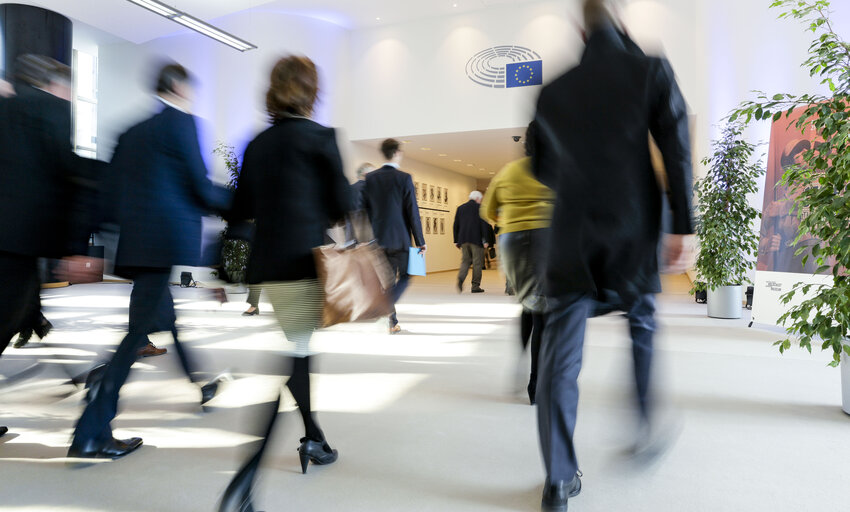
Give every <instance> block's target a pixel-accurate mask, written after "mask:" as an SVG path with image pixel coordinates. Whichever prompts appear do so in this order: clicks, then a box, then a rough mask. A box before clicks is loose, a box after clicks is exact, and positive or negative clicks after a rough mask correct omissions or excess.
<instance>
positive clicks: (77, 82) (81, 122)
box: [73, 50, 97, 158]
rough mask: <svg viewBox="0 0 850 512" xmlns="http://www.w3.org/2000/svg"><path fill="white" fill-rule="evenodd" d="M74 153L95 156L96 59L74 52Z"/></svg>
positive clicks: (77, 51)
mask: <svg viewBox="0 0 850 512" xmlns="http://www.w3.org/2000/svg"><path fill="white" fill-rule="evenodd" d="M73 108H74V151H76V152H77V154H78V155H80V156H84V157H88V158H95V157H96V156H97V57H95V56H94V55H90V54H88V53H85V52H81V51H79V50H74V105H73Z"/></svg>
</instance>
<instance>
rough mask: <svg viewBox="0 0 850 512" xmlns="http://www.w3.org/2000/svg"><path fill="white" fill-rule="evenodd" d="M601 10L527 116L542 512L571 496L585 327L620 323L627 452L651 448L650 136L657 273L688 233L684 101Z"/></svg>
mask: <svg viewBox="0 0 850 512" xmlns="http://www.w3.org/2000/svg"><path fill="white" fill-rule="evenodd" d="M610 9H611V8H610V7H609V5H608V2H606V1H605V0H585V1H584V4H583V10H584V22H585V34H584V35H585V38H586V44H587V46H586V48H585V51H584V55H583V56H582V59H581V62H580V63H579V64H578V66H576V67H575V68H573V69H572V70H570V71H567V72H566V73H565V74H564V75H563V76H561V77H559V78H557V79H556V80H555V81H554V82H552V83H551V84H549V85H548V86H546V87H544V88H543V91H542V92H541V94H540V98H539V100H538V104H537V113H536V117H535V120H536V123H537V126H538V128H539V130H538V133H537V134H536V136H535V137H534V138H533V139H534V141H535V144H534V160H533V172H534V174H535V175H536V176H537V178H538V179H539V180H540V181H541V182H543V183H544V184H546V185H549V186H550V187H551V188H553V189H554V190H555V192H556V202H555V210H554V213H553V218H552V227H551V233H550V237H549V238H550V240H549V243H548V246H549V250H548V256H547V264H546V270H545V272H546V274H545V275H546V278H545V290H544V292H545V294H546V297H547V302H548V304H547V321H546V327H545V329H544V331H543V342H542V346H541V350H540V370H539V376H538V383H537V402H538V405H537V411H538V427H539V434H540V446H541V450H542V452H543V459H544V463H545V468H546V484H545V488H544V492H543V500H542V505H543V509H544V510H550V511H566V510H567V501H568V498H569V497H571V496H575V495H577V494H578V493H579V491H580V490H581V480H580V478H579V477H580V473H579V471H578V459H577V456H576V449H575V445H574V443H573V434H574V430H575V425H576V406H577V403H578V375H579V371H580V369H581V363H582V348H583V343H584V335H585V325H586V322H587V318H588V317H589V316H593V315H597V314H601V313H605V312H609V311H613V310H620V311H624V312H625V313H626V316H627V317H628V320H629V328H630V333H631V338H632V349H633V350H632V352H633V358H634V370H635V386H636V392H637V393H636V394H637V401H638V407H639V415H640V416H639V421H640V428H639V430H638V432H639V436H638V440H637V443H636V444H635V446H634V449H635V450H636V451H638V452H640V451H643V452H645V453H648V451H649V450H650V449H651V445H652V444H653V442H654V441H655V439H653V430H652V428H651V427H652V426H653V424H652V423H651V420H652V396H651V393H650V384H651V370H652V353H653V336H654V332H655V328H656V324H655V297H654V294H656V293H658V292H660V291H661V286H660V279H659V273H658V272H659V270H658V267H659V264H658V259H659V254H658V253H659V238H660V234H661V233H660V232H661V217H662V195H663V194H664V193H665V191H663V190H662V188H661V186H660V185H659V183H658V180H657V178H656V174H655V172H654V170H653V167H652V164H651V161H650V151H649V144H648V134H650V133H651V134H652V136H653V137H654V139H655V141H656V142H657V144H658V147H659V148H660V149H661V153H662V155H663V158H664V165H665V168H666V172H667V183H668V187H669V190H667V191H666V193H667V196H668V198H669V204H670V208H671V209H672V221H673V222H672V224H673V227H672V232H673V233H674V234H673V235H670V236H669V238H668V239H667V240H666V241H665V243H664V246H665V250H666V254H665V257H666V263H667V264H668V265H674V264H680V263H681V260H682V258H683V257H684V255H685V254H686V251H685V235H689V234H691V233H692V220H691V155H690V147H689V144H690V138H689V135H688V116H687V108H686V105H685V101H684V99H683V97H682V94H681V92H680V90H679V87H678V85H677V84H676V80H675V78H674V75H673V70H672V69H671V67H670V64H669V63H668V62H667V61H666V60H665V59H662V58H654V57H648V56H646V55H644V54H643V52H642V51H641V50H640V49H639V48H638V47H637V45H635V44H634V43H633V42H632V41H631V40H630V39H629V38H628V37H627V36H626V35H625V34H624V33H623V32H622V31H621V30H619V29H618V28H617V23H616V22H615V18H614V16H613V14H612V11H611V10H610Z"/></svg>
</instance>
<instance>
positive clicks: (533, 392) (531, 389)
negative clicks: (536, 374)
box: [527, 378, 537, 405]
mask: <svg viewBox="0 0 850 512" xmlns="http://www.w3.org/2000/svg"><path fill="white" fill-rule="evenodd" d="M527 391H528V401H529V402H530V403H531V405H535V404H536V403H537V378H533V379H531V380H529V381H528V388H527Z"/></svg>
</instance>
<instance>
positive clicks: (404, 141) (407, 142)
mask: <svg viewBox="0 0 850 512" xmlns="http://www.w3.org/2000/svg"><path fill="white" fill-rule="evenodd" d="M401 143H402V144H410V141H409V140H403V141H401Z"/></svg>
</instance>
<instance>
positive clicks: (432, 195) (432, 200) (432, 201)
mask: <svg viewBox="0 0 850 512" xmlns="http://www.w3.org/2000/svg"><path fill="white" fill-rule="evenodd" d="M434 197H435V195H434V185H431V192H430V194H428V201H429V202H430V203H431V204H432V205H433V204H434Z"/></svg>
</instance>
